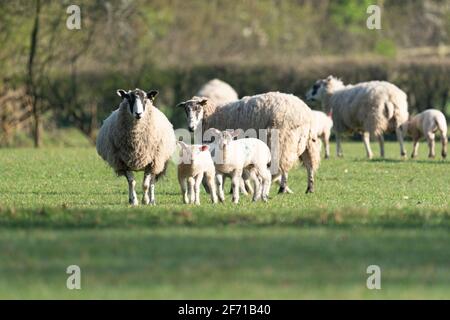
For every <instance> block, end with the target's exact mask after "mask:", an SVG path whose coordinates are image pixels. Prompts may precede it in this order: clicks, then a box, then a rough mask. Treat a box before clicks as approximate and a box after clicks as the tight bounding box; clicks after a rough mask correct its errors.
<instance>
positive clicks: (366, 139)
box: [363, 131, 373, 159]
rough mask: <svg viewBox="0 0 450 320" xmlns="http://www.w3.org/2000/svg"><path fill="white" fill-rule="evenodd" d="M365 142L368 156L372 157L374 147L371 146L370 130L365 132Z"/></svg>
mask: <svg viewBox="0 0 450 320" xmlns="http://www.w3.org/2000/svg"><path fill="white" fill-rule="evenodd" d="M363 142H364V147H365V148H366V154H367V158H369V159H372V157H373V153H372V149H371V148H370V133H369V132H368V131H364V132H363Z"/></svg>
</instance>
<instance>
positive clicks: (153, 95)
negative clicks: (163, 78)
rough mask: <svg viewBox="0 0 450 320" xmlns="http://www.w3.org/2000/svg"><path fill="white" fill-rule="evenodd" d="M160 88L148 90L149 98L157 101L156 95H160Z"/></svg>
mask: <svg viewBox="0 0 450 320" xmlns="http://www.w3.org/2000/svg"><path fill="white" fill-rule="evenodd" d="M158 93H159V92H158V90H151V91H149V92H147V98H149V99H150V100H151V101H155V98H156V96H157V95H158Z"/></svg>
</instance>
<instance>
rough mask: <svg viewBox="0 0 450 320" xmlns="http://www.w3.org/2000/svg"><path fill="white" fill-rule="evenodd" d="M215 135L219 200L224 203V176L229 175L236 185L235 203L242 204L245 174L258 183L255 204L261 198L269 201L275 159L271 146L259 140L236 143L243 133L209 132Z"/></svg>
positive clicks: (234, 191)
mask: <svg viewBox="0 0 450 320" xmlns="http://www.w3.org/2000/svg"><path fill="white" fill-rule="evenodd" d="M210 131H211V132H212V133H213V134H214V135H215V137H216V139H215V144H216V148H215V152H216V153H217V155H218V156H217V157H216V161H215V163H214V164H215V167H216V171H217V183H218V189H219V199H220V201H222V202H223V201H224V200H225V197H224V192H223V175H224V174H230V175H231V180H232V184H233V203H239V181H240V178H241V177H242V174H243V173H244V171H246V172H247V174H248V175H249V176H250V178H251V179H252V180H253V181H254V183H255V192H254V193H253V201H258V200H260V199H261V198H262V200H263V201H264V202H267V200H268V197H269V191H270V183H271V179H272V174H271V173H270V170H269V166H270V161H271V159H272V155H271V153H270V149H269V147H268V146H267V145H266V144H265V143H264V142H262V141H261V140H259V139H255V138H244V139H239V140H233V138H234V137H236V136H237V135H239V134H240V131H239V130H236V131H232V132H230V131H222V132H221V131H219V130H217V129H215V128H212V129H210Z"/></svg>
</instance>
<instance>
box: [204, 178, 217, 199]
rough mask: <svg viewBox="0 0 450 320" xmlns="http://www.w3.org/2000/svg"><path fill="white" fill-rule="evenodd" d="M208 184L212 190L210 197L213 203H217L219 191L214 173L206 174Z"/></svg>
mask: <svg viewBox="0 0 450 320" xmlns="http://www.w3.org/2000/svg"><path fill="white" fill-rule="evenodd" d="M205 178H206V184H207V185H208V188H209V190H210V196H211V201H212V203H217V190H216V182H215V180H214V173H206V174H205Z"/></svg>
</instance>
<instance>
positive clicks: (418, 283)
mask: <svg viewBox="0 0 450 320" xmlns="http://www.w3.org/2000/svg"><path fill="white" fill-rule="evenodd" d="M332 147H333V148H334V146H332ZM373 147H374V151H378V149H377V146H376V145H375V144H373ZM333 150H334V149H333ZM410 150H411V145H410V144H408V151H410ZM438 151H439V152H440V148H438ZM344 152H345V158H344V159H336V158H332V159H330V160H328V161H323V162H322V165H321V168H320V170H319V172H318V175H317V180H316V193H315V194H312V195H305V194H304V190H305V189H306V178H305V172H304V170H303V168H298V169H295V170H293V171H292V172H291V174H290V186H291V188H292V189H293V190H294V191H295V192H296V193H295V194H294V195H277V194H276V191H277V190H276V189H277V188H275V187H273V188H272V193H271V200H270V202H269V203H268V204H264V203H256V204H255V203H252V202H251V201H250V199H248V198H243V199H242V201H241V203H240V204H239V205H237V206H235V205H232V204H231V203H230V197H228V198H227V203H225V204H219V205H216V206H212V205H211V204H209V201H208V197H207V196H206V194H204V193H203V195H202V197H203V198H202V206H201V207H194V206H187V205H183V204H182V202H181V195H180V192H179V187H178V183H177V181H176V177H175V170H174V169H175V168H174V166H173V165H172V166H170V167H169V171H168V174H167V176H166V177H165V178H163V179H162V180H161V181H159V182H158V185H157V188H156V194H157V202H158V205H157V206H156V207H143V206H141V207H138V208H131V207H129V206H128V193H127V185H126V181H125V179H124V178H117V177H115V176H114V174H113V172H112V170H111V169H110V168H108V167H107V166H106V164H105V163H103V161H102V160H100V158H99V157H98V156H97V155H96V153H95V150H94V149H93V148H49V149H41V150H33V149H1V150H0V298H69V299H72V298H87V299H90V298H125V299H128V298H166V299H171V298H178V299H196V298H208V299H209V298H211V299H216V298H243V299H252V298H257V299H277V298H284V299H299V298H327V299H328V298H338V299H345V298H363V299H380V298H401V299H407V298H413V299H416V298H425V299H434V298H435V299H449V298H450V214H449V211H450V210H449V209H450V197H449V196H450V179H449V177H450V174H449V172H450V170H449V169H450V162H449V161H446V162H445V161H441V160H438V159H436V160H432V161H429V160H428V159H426V158H425V157H426V154H427V150H426V146H425V145H423V144H422V146H421V150H420V153H421V155H420V158H419V159H418V160H407V161H402V160H400V159H399V155H398V154H399V151H398V145H397V144H394V143H388V145H387V150H386V153H387V156H388V158H387V159H386V160H381V159H374V160H372V161H369V160H366V159H365V158H364V154H365V153H364V148H363V145H362V143H346V144H344ZM141 177H142V174H138V178H139V179H141ZM139 185H140V182H139ZM72 264H75V265H79V266H80V268H81V273H82V280H81V285H82V289H81V290H68V289H67V288H66V279H67V276H68V275H67V274H66V272H65V271H66V268H67V266H69V265H72ZM372 264H375V265H379V266H380V267H381V286H382V289H381V290H368V289H367V288H366V279H367V277H368V276H369V275H368V274H366V268H367V266H369V265H372Z"/></svg>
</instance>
